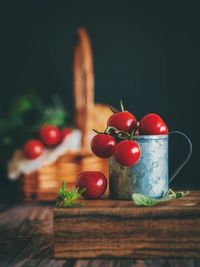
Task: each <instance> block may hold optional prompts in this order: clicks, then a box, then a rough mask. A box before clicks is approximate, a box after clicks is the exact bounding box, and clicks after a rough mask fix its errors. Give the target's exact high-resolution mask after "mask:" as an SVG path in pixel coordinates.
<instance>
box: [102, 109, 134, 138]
mask: <svg viewBox="0 0 200 267" xmlns="http://www.w3.org/2000/svg"><path fill="white" fill-rule="evenodd" d="M107 126H111V127H115V128H117V130H119V131H124V132H128V133H131V132H132V131H133V130H134V129H135V128H136V127H137V120H136V118H135V116H134V115H133V114H132V113H130V112H128V111H122V112H117V113H114V114H113V115H111V116H110V118H109V119H108V122H107Z"/></svg>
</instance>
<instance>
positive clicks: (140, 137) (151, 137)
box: [133, 134, 169, 140]
mask: <svg viewBox="0 0 200 267" xmlns="http://www.w3.org/2000/svg"><path fill="white" fill-rule="evenodd" d="M168 137H169V135H168V134H164V135H134V136H133V139H134V140H160V139H162V140H163V139H168Z"/></svg>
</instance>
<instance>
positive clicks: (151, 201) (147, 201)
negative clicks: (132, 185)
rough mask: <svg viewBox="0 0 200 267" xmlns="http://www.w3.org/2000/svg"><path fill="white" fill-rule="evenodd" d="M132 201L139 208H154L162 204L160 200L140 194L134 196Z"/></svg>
mask: <svg viewBox="0 0 200 267" xmlns="http://www.w3.org/2000/svg"><path fill="white" fill-rule="evenodd" d="M132 199H133V202H134V204H135V205H137V206H154V205H156V204H158V203H159V202H160V200H158V199H156V198H152V197H148V196H145V195H142V194H139V193H134V194H132Z"/></svg>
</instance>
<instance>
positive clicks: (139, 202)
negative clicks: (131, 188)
mask: <svg viewBox="0 0 200 267" xmlns="http://www.w3.org/2000/svg"><path fill="white" fill-rule="evenodd" d="M189 193H190V192H189V191H185V192H183V191H182V192H174V191H173V190H172V189H169V190H168V191H167V192H166V193H165V194H163V197H162V198H159V199H157V198H153V197H148V196H145V195H143V194H139V193H134V194H132V199H133V202H134V204H135V205H136V206H154V205H157V204H159V203H161V202H164V201H169V200H172V199H180V198H182V197H184V196H186V195H188V194H189Z"/></svg>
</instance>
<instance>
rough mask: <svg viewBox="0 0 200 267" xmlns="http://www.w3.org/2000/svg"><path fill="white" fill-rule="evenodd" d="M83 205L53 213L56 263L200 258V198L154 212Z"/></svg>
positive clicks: (104, 203) (126, 205)
mask: <svg viewBox="0 0 200 267" xmlns="http://www.w3.org/2000/svg"><path fill="white" fill-rule="evenodd" d="M84 202H85V204H86V205H85V206H84V207H80V208H70V209H63V208H55V209H54V256H55V257H56V258H95V257H100V258H110V257H112V258H115V257H120V258H122V257H126V258H141V259H142V258H143V259H144V258H167V257H170V258H177V257H181V258H182V257H183V258H186V257H193V258H200V205H199V204H200V192H197V191H193V192H191V193H190V195H189V196H187V197H185V198H184V199H181V200H172V201H170V202H167V203H163V204H162V205H160V206H154V207H136V206H134V205H133V203H132V202H131V201H116V200H109V199H101V200H87V201H84Z"/></svg>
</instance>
